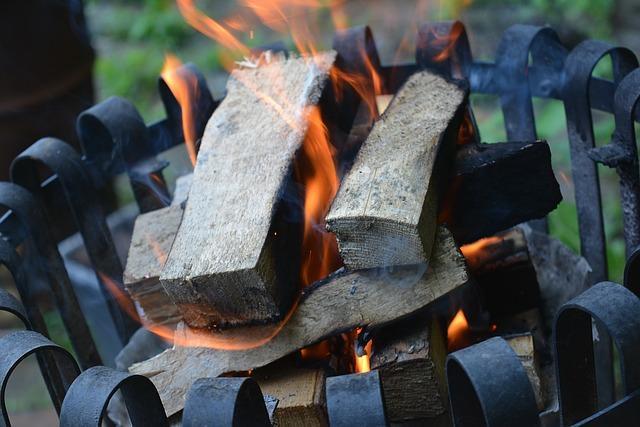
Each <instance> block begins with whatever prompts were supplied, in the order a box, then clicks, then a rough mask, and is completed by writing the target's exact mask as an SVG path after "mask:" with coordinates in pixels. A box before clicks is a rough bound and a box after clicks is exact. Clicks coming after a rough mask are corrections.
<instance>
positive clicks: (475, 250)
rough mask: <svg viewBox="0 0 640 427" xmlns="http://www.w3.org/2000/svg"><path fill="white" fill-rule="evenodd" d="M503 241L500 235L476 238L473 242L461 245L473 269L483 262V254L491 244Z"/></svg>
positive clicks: (463, 253) (461, 250) (461, 249)
mask: <svg viewBox="0 0 640 427" xmlns="http://www.w3.org/2000/svg"><path fill="white" fill-rule="evenodd" d="M501 241H502V238H500V237H498V236H491V237H485V238H482V239H480V240H476V241H475V242H473V243H469V244H467V245H462V246H460V252H462V255H463V256H464V257H465V259H466V260H467V264H468V265H469V266H470V268H471V269H473V268H474V266H477V265H479V264H481V263H482V259H483V254H485V253H486V249H487V248H488V247H489V246H493V245H496V244H498V243H500V242H501Z"/></svg>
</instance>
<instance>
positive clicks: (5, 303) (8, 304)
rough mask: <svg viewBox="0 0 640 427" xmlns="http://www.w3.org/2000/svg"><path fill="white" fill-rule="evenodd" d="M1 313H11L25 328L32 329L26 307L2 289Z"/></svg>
mask: <svg viewBox="0 0 640 427" xmlns="http://www.w3.org/2000/svg"><path fill="white" fill-rule="evenodd" d="M0 311H4V312H6V313H11V314H13V315H14V316H15V317H17V318H18V320H20V321H21V322H22V324H23V325H24V327H25V328H27V329H31V324H30V323H29V319H28V318H27V312H26V311H25V309H24V306H23V305H22V304H21V303H20V301H18V300H17V299H16V297H14V296H13V295H11V294H10V293H9V292H7V291H6V290H4V289H2V288H0Z"/></svg>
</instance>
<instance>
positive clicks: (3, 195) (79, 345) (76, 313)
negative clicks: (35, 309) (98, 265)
mask: <svg viewBox="0 0 640 427" xmlns="http://www.w3.org/2000/svg"><path fill="white" fill-rule="evenodd" d="M0 206H3V207H5V208H6V209H10V210H11V211H12V212H13V214H15V215H16V216H17V218H19V220H20V222H21V225H22V228H23V229H24V230H26V232H27V233H28V235H29V237H30V238H29V239H27V240H26V243H27V247H28V248H30V252H31V251H33V248H32V246H34V245H35V249H36V250H35V251H33V252H34V253H33V255H32V256H33V261H34V264H35V265H37V267H38V268H39V269H41V271H42V272H43V274H44V275H45V276H46V277H47V279H48V282H49V285H50V286H51V290H52V291H53V295H54V298H55V300H56V304H57V307H58V310H59V311H60V316H61V317H62V320H63V322H64V325H65V327H66V329H67V332H68V333H69V337H70V338H71V343H72V344H73V348H74V350H75V352H76V354H77V355H78V358H79V359H80V365H81V366H82V367H83V368H88V367H90V366H95V365H100V364H101V360H100V355H99V354H98V351H97V349H96V345H95V343H94V341H93V338H92V337H91V332H90V331H89V327H88V326H87V323H86V321H85V319H84V316H83V315H82V310H81V309H80V304H79V303H78V299H77V298H76V295H75V292H74V290H73V287H72V285H71V281H70V280H69V276H68V274H67V270H66V269H65V267H64V263H63V261H62V257H61V256H60V253H59V252H58V249H57V248H56V246H55V244H54V243H53V240H52V238H51V235H50V234H49V229H48V226H47V224H46V221H45V218H44V216H43V212H42V208H41V207H40V205H39V204H38V203H37V201H36V200H35V198H34V197H33V196H32V195H31V193H29V192H28V191H27V190H25V189H24V188H22V187H20V186H18V185H16V184H12V183H9V182H0Z"/></svg>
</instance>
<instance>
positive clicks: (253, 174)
mask: <svg viewBox="0 0 640 427" xmlns="http://www.w3.org/2000/svg"><path fill="white" fill-rule="evenodd" d="M334 59H335V52H327V53H320V54H318V55H316V56H315V57H314V58H313V60H310V59H304V58H290V59H274V60H273V61H272V62H270V63H268V64H266V65H262V66H257V67H256V68H245V69H238V70H234V71H233V72H232V73H231V76H230V78H229V81H228V83H227V96H226V97H225V99H224V101H222V103H221V104H220V106H219V107H218V108H217V109H216V110H215V112H214V113H213V115H212V116H211V119H210V120H209V123H208V124H207V128H206V130H205V133H204V136H203V138H202V143H201V146H200V151H199V154H198V159H197V164H196V167H195V170H194V174H193V183H192V185H191V191H190V192H189V198H188V201H187V206H186V209H185V213H184V217H183V220H182V224H181V225H180V228H179V229H178V233H177V235H176V239H175V242H174V244H173V248H172V249H171V253H170V254H169V258H168V260H167V263H166V265H165V267H164V269H163V271H162V274H161V277H160V278H161V281H162V284H163V286H164V288H165V289H166V291H167V292H168V294H169V295H170V296H171V298H172V300H173V301H174V302H175V303H176V304H177V305H178V307H179V308H180V309H181V311H182V313H183V316H184V319H185V321H186V322H187V323H189V324H190V325H192V326H196V327H207V326H212V325H238V324H246V323H252V322H254V323H259V322H262V323H265V322H272V321H275V320H278V319H280V318H281V317H282V316H283V315H284V314H285V313H286V312H287V310H288V309H289V308H290V306H291V303H292V301H293V299H294V297H295V294H296V292H297V290H298V283H299V262H297V257H299V253H298V252H299V244H298V243H297V242H298V239H300V236H301V234H300V233H301V227H300V226H295V225H294V224H292V223H290V222H286V221H287V220H286V219H283V220H282V223H280V222H279V221H276V220H274V218H281V219H282V218H291V217H292V216H293V213H290V214H289V215H286V214H283V215H278V210H279V209H281V208H283V206H288V207H289V208H291V209H299V206H300V204H299V203H289V204H287V203H284V202H283V199H286V198H287V197H288V198H292V195H291V194H285V192H286V190H287V186H288V184H289V183H290V178H291V174H292V163H293V160H294V157H295V154H296V152H297V151H298V150H299V149H300V147H301V145H302V142H303V140H304V138H305V134H306V131H307V127H308V123H307V115H308V113H309V107H311V106H314V105H317V104H318V102H319V99H320V96H321V93H322V91H323V87H324V86H325V83H326V81H327V78H328V74H329V70H330V68H331V66H332V64H333V62H334ZM293 198H295V197H293ZM289 205H290V206H289ZM292 206H296V207H295V208H294V207H292ZM293 251H295V253H293Z"/></svg>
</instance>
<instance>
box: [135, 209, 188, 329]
mask: <svg viewBox="0 0 640 427" xmlns="http://www.w3.org/2000/svg"><path fill="white" fill-rule="evenodd" d="M182 213H183V207H182V206H181V205H172V206H168V207H166V208H163V209H158V210H155V211H151V212H148V213H145V214H142V215H139V216H138V218H136V222H135V225H134V227H133V235H132V237H131V246H129V255H128V256H127V266H126V268H125V271H124V285H125V287H126V288H127V290H128V291H129V293H130V294H131V296H132V297H133V299H135V300H136V301H137V302H138V304H140V307H142V309H143V310H144V316H143V321H145V323H148V324H159V325H175V324H176V323H178V322H179V321H180V320H181V319H182V317H181V315H180V313H179V311H178V308H177V307H176V306H175V304H173V302H172V301H171V299H170V298H169V296H168V295H167V294H166V293H165V291H164V289H163V287H162V285H161V284H160V272H161V271H162V267H163V266H164V264H165V262H166V259H167V255H168V254H169V251H170V250H171V245H172V244H173V239H174V237H175V234H176V230H178V226H179V225H180V221H181V220H182Z"/></svg>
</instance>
